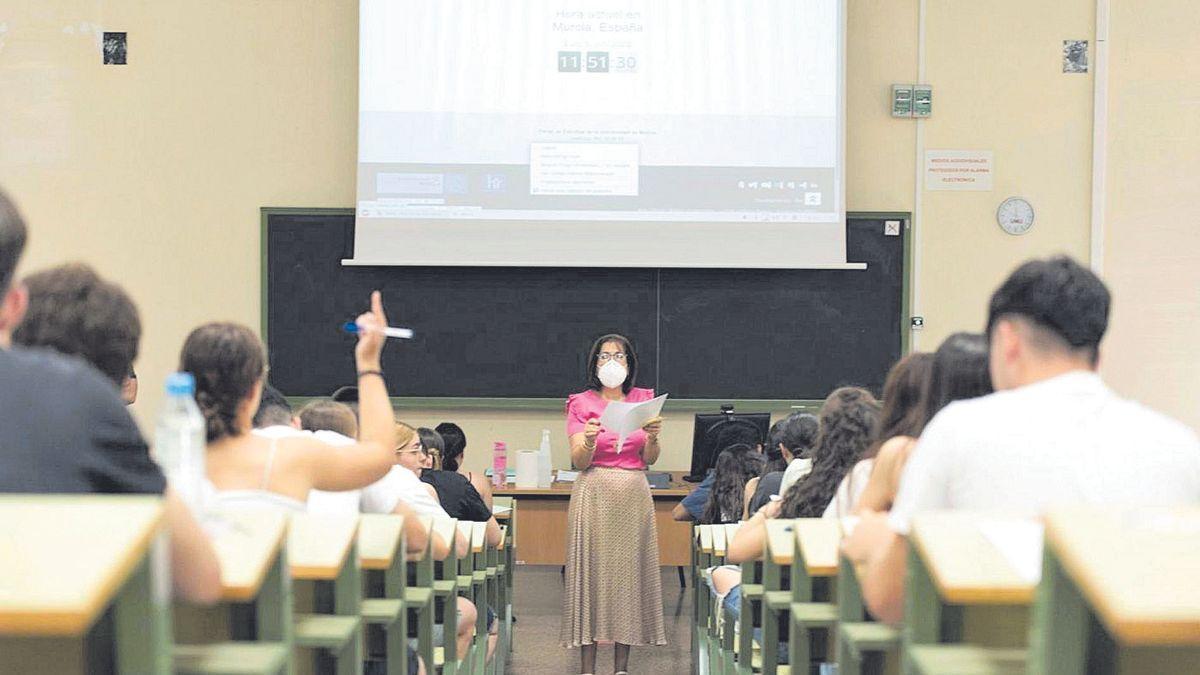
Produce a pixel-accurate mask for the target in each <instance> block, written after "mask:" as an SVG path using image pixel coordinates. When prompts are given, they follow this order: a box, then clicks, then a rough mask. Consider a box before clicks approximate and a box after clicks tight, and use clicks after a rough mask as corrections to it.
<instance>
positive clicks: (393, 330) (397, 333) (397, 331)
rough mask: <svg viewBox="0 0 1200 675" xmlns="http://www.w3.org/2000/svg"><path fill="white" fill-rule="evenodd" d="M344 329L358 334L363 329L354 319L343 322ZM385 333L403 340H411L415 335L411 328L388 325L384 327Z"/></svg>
mask: <svg viewBox="0 0 1200 675" xmlns="http://www.w3.org/2000/svg"><path fill="white" fill-rule="evenodd" d="M342 330H344V331H346V332H347V333H356V334H357V333H359V332H360V331H362V329H361V328H359V326H358V324H357V323H354V322H353V321H347V322H346V323H344V324H342ZM383 334H384V335H385V336H387V337H390V338H400V339H402V340H411V339H412V336H413V332H412V329H411V328H397V327H396V326H387V327H386V328H384V329H383Z"/></svg>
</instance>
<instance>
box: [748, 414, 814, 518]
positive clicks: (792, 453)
mask: <svg viewBox="0 0 1200 675" xmlns="http://www.w3.org/2000/svg"><path fill="white" fill-rule="evenodd" d="M819 428H820V424H819V423H818V422H817V417H816V415H810V414H809V413H802V412H794V413H792V414H790V415H788V416H787V417H785V418H783V419H781V420H779V421H778V422H776V423H775V424H773V425H771V430H770V431H769V432H767V450H766V452H767V465H766V466H765V467H764V468H763V475H762V477H761V478H751V479H750V480H749V482H747V483H746V495H747V496H746V507H745V509H744V510H743V511H742V520H747V519H749V518H750V516H751V514H753V513H756V512H757V511H758V510H759V509H761V508H762V507H763V505H765V504H766V503H767V502H768V501H770V499H771V497H772V496H779V495H782V494H783V493H785V492H787V489H788V488H789V487H791V486H792V485H793V484H794V483H795V482H796V481H798V480H800V479H801V478H803V477H805V476H807V475H808V474H809V473H810V472H811V471H812V458H811V457H806V456H805V455H807V454H808V453H809V452H810V451H811V450H812V447H813V444H814V443H816V441H817V430H818V429H819Z"/></svg>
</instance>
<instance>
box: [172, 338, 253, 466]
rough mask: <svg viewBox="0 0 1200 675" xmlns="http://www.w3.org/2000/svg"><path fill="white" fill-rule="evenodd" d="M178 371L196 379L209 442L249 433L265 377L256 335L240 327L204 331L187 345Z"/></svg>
mask: <svg viewBox="0 0 1200 675" xmlns="http://www.w3.org/2000/svg"><path fill="white" fill-rule="evenodd" d="M179 369H180V370H182V371H185V372H189V373H191V374H192V375H193V376H195V378H196V404H197V405H198V406H199V407H200V412H201V413H202V414H203V415H204V422H205V425H206V431H207V438H208V442H209V443H212V442H213V441H218V440H221V439H222V438H226V437H230V436H238V435H241V434H244V433H246V432H248V431H249V430H250V428H251V427H252V426H253V418H254V413H255V412H257V411H258V401H259V398H260V397H261V396H262V394H261V388H262V385H263V376H264V375H265V374H266V356H265V354H264V351H263V344H262V341H261V340H259V339H258V336H257V335H255V334H254V332H253V331H251V330H250V329H249V328H247V327H245V326H242V325H240V324H235V323H221V322H218V323H206V324H204V325H203V326H200V327H199V328H197V329H195V330H193V331H192V332H191V333H190V334H189V335H188V337H187V340H185V341H184V343H183V350H182V352H181V353H180V356H179Z"/></svg>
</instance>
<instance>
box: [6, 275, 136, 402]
mask: <svg viewBox="0 0 1200 675" xmlns="http://www.w3.org/2000/svg"><path fill="white" fill-rule="evenodd" d="M21 284H22V285H23V286H25V289H26V291H27V292H28V293H29V306H28V307H27V308H26V310H25V318H24V319H23V320H22V322H21V324H20V325H18V326H17V328H16V330H14V331H13V334H12V341H13V343H14V344H18V345H22V346H25V347H49V348H50V349H53V350H54V351H56V352H59V353H60V354H68V355H72V356H78V357H80V358H82V359H83V360H84V361H87V362H88V363H90V364H92V366H94V367H95V368H96V370H99V371H100V374H102V375H104V376H105V377H106V378H108V379H109V380H110V381H111V382H112V383H113V384H114V385H115V386H116V387H117V388H118V389H120V388H121V387H123V386H124V385H125V381H126V380H127V379H128V378H129V374H130V372H131V371H132V366H131V364H132V363H133V359H134V358H136V357H137V352H138V341H139V340H140V339H141V335H142V324H141V321H140V320H139V318H138V311H137V308H136V307H135V306H134V304H133V301H132V300H130V299H129V296H128V295H126V294H125V291H123V290H122V289H121V288H120V287H119V286H117V285H116V284H112V283H109V282H107V281H105V280H103V279H101V278H100V275H98V274H96V271H95V270H93V269H92V268H91V267H89V266H87V265H84V264H83V263H70V264H66V265H59V266H57V267H52V268H50V269H47V270H42V271H40V272H35V273H33V274H30V275H29V276H27V277H25V278H24V279H22V280H21Z"/></svg>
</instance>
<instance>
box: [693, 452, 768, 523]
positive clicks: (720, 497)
mask: <svg viewBox="0 0 1200 675" xmlns="http://www.w3.org/2000/svg"><path fill="white" fill-rule="evenodd" d="M764 464H766V458H765V457H763V456H762V453H760V452H758V451H756V450H755V449H754V448H752V447H750V446H749V445H746V444H745V443H737V444H735V445H731V446H729V447H727V448H725V449H724V450H722V451H721V454H720V455H718V456H717V469H716V472H715V473H714V474H713V485H712V491H711V492H709V493H708V502H706V503H705V504H704V513H703V514H701V516H700V523H701V524H704V525H715V524H719V523H736V522H737V521H739V520H741V518H742V505H743V502H744V500H745V496H746V483H747V482H749V480H750V479H751V478H754V477H755V476H757V475H759V474H760V473H761V472H762V467H763V465H764Z"/></svg>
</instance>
